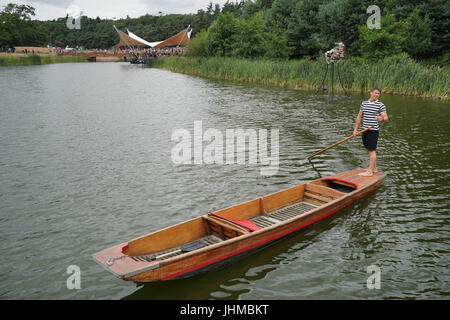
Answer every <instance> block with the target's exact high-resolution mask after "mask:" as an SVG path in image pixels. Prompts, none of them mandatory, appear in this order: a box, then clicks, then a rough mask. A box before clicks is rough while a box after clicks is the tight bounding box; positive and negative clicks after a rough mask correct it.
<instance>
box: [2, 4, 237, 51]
mask: <svg viewBox="0 0 450 320" xmlns="http://www.w3.org/2000/svg"><path fill="white" fill-rule="evenodd" d="M240 7H241V4H234V3H228V4H226V5H224V6H223V7H222V8H221V7H220V6H219V5H217V4H216V5H214V4H213V3H210V5H209V6H208V7H207V8H206V9H205V10H203V9H201V10H198V12H197V13H196V14H168V15H162V14H161V15H159V16H152V15H149V14H146V15H143V16H141V17H139V18H130V17H127V18H125V19H119V20H111V19H100V18H99V17H97V18H89V17H86V16H83V17H82V18H81V21H80V26H81V28H80V29H70V28H68V27H67V19H68V17H67V16H66V17H61V18H58V19H54V20H49V21H37V20H31V19H32V17H33V16H35V14H36V13H35V8H33V7H32V6H29V5H17V4H13V3H10V4H8V5H6V6H4V7H3V8H2V10H1V11H0V47H4V48H7V47H14V46H47V45H50V46H53V47H65V46H69V47H75V46H84V47H86V48H102V49H106V48H111V47H113V46H114V45H116V44H117V43H119V36H118V34H117V32H116V31H115V30H114V28H113V25H115V26H116V27H117V28H118V29H120V30H122V31H124V32H126V29H127V28H128V29H129V30H130V31H131V32H133V33H135V34H137V35H139V36H140V37H141V38H143V39H146V40H148V41H161V40H165V39H167V38H168V37H171V36H173V35H174V34H176V33H178V32H180V31H181V30H183V29H184V28H186V27H187V26H188V25H191V26H192V28H193V30H194V34H195V32H196V31H198V30H201V29H205V28H208V27H209V26H210V25H211V23H212V22H213V21H214V20H215V19H216V18H217V16H218V15H219V14H220V13H221V12H223V11H224V10H225V11H230V10H231V11H235V9H237V8H240Z"/></svg>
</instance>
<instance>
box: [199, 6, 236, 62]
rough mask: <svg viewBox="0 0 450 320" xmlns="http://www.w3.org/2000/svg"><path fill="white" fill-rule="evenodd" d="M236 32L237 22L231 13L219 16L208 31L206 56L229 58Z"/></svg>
mask: <svg viewBox="0 0 450 320" xmlns="http://www.w3.org/2000/svg"><path fill="white" fill-rule="evenodd" d="M237 30H238V25H237V20H236V18H235V17H234V15H233V14H232V13H230V12H226V13H222V14H220V15H219V16H218V17H217V20H216V21H214V23H213V24H212V25H211V27H209V29H208V36H207V39H206V44H207V46H206V47H207V52H208V55H211V56H231V55H232V51H233V47H234V36H235V34H236V32H237Z"/></svg>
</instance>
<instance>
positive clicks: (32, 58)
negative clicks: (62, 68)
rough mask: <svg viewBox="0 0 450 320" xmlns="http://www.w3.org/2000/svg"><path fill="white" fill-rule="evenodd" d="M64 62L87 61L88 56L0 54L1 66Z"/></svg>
mask: <svg viewBox="0 0 450 320" xmlns="http://www.w3.org/2000/svg"><path fill="white" fill-rule="evenodd" d="M64 62H87V58H86V57H68V56H39V55H36V54H34V55H33V54H31V55H28V56H22V57H18V56H7V55H2V56H0V66H28V65H38V64H50V63H64Z"/></svg>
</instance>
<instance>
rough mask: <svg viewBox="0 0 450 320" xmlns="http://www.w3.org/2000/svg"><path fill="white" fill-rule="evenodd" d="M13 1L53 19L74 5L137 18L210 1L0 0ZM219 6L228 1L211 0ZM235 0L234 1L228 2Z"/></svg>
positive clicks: (86, 11)
mask: <svg viewBox="0 0 450 320" xmlns="http://www.w3.org/2000/svg"><path fill="white" fill-rule="evenodd" d="M10 2H13V3H17V4H27V5H31V6H32V7H34V8H35V9H36V10H35V12H36V16H35V17H33V19H38V20H53V19H56V18H60V17H65V16H66V13H67V11H68V9H69V7H71V6H72V7H73V6H77V7H79V8H80V9H81V11H83V15H86V16H88V17H91V18H95V17H97V16H98V17H100V18H102V19H104V18H108V19H112V18H117V19H119V18H125V17H126V16H127V15H128V16H130V17H132V18H137V17H140V16H143V15H145V14H147V13H148V14H151V15H158V14H159V12H162V13H163V14H170V13H196V12H197V11H198V10H199V9H203V10H205V9H206V7H207V6H208V5H209V3H210V2H211V0H192V1H184V0H126V1H124V0H23V1H21V0H0V6H1V7H3V6H5V5H6V4H8V3H10ZM212 2H213V3H214V4H216V3H218V4H220V5H221V6H222V5H223V4H224V3H226V2H227V0H213V1H212ZM231 2H235V1H231Z"/></svg>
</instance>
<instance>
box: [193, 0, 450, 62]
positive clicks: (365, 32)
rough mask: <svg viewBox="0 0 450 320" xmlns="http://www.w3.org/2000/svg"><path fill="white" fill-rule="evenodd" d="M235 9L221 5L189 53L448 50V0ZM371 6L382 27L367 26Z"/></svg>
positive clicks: (336, 1)
mask: <svg viewBox="0 0 450 320" xmlns="http://www.w3.org/2000/svg"><path fill="white" fill-rule="evenodd" d="M241 4H242V6H241V7H240V8H241V9H240V10H238V11H235V12H226V11H225V10H222V12H221V14H220V15H219V16H218V18H217V19H216V20H215V21H214V22H213V24H212V25H211V26H210V27H209V28H207V29H204V30H203V31H202V32H200V33H199V34H197V36H196V37H195V38H194V39H193V40H192V42H191V45H190V48H189V50H188V53H189V54H190V55H192V56H228V57H245V58H260V57H267V58H281V59H287V58H302V57H313V58H315V57H318V56H322V55H323V53H324V52H325V51H327V50H329V49H331V48H333V47H334V45H335V43H336V42H343V43H344V44H345V45H346V53H347V55H349V56H360V57H362V58H363V59H364V60H376V59H380V58H383V57H386V56H393V55H398V54H401V53H407V54H408V55H410V56H411V57H413V58H416V59H421V60H423V59H430V58H432V57H438V56H441V55H443V54H444V53H446V52H448V50H449V44H450V38H449V34H448V30H449V29H450V25H449V24H450V2H449V1H447V0H255V1H243V2H241ZM371 5H376V6H378V7H379V8H380V9H381V10H380V11H381V12H380V14H381V19H380V20H381V28H380V29H369V28H368V26H367V20H368V19H369V17H370V16H371V13H372V12H370V13H367V9H368V7H369V6H371Z"/></svg>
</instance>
